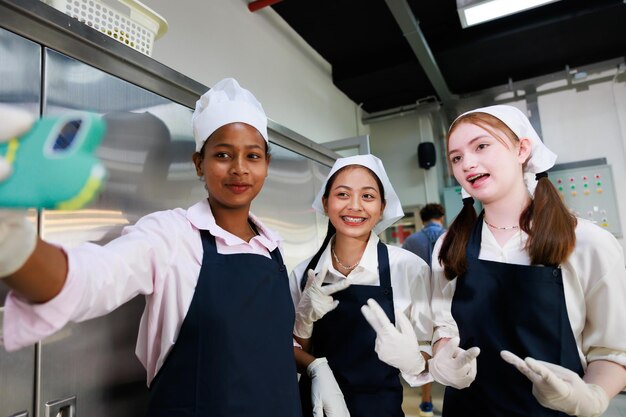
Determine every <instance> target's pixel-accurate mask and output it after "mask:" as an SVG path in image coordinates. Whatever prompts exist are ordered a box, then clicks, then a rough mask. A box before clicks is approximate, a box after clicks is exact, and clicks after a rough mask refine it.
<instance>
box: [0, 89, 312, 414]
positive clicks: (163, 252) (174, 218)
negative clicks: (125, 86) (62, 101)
mask: <svg viewBox="0 0 626 417" xmlns="http://www.w3.org/2000/svg"><path fill="white" fill-rule="evenodd" d="M193 128H194V137H195V140H196V152H195V153H194V154H193V162H194V165H195V169H196V173H197V175H198V177H200V178H201V179H202V181H203V182H204V184H205V187H206V190H207V192H208V197H207V198H206V199H203V200H202V201H200V202H198V203H197V204H195V205H193V206H191V207H189V208H188V209H174V210H167V211H162V212H156V213H152V214H149V215H147V216H145V217H143V218H142V219H140V220H139V221H138V222H137V223H136V224H135V225H133V226H129V227H127V228H125V229H124V231H123V232H122V236H120V237H119V238H117V239H114V240H112V241H111V242H109V243H108V244H106V245H105V246H99V245H95V244H91V243H85V244H83V245H80V246H78V247H76V248H64V247H59V246H56V245H52V244H49V243H47V242H45V241H43V240H41V239H39V238H36V237H35V235H34V234H30V233H29V232H27V233H22V234H19V231H20V228H22V229H21V230H22V231H24V230H27V229H25V228H26V227H27V226H24V225H23V224H22V223H20V225H18V226H10V227H8V226H7V227H5V225H6V224H2V225H1V226H2V227H1V229H2V231H3V233H4V231H6V230H7V229H10V230H12V233H10V234H9V235H8V236H7V237H9V238H11V237H14V238H17V237H18V236H32V237H29V239H32V243H30V244H25V245H22V246H23V247H24V251H23V252H24V253H23V254H22V255H21V256H22V257H23V258H24V261H23V262H21V263H20V265H18V266H17V268H16V269H15V270H12V271H5V275H7V274H8V276H7V277H6V278H5V279H4V282H5V283H6V284H7V285H9V286H10V287H11V288H12V291H11V292H10V294H9V296H8V299H7V302H6V306H5V318H4V320H5V326H4V342H5V347H6V348H7V349H11V350H13V349H17V348H20V347H23V346H27V345H30V344H32V343H34V342H36V341H37V340H41V339H43V338H45V337H46V336H48V335H50V334H52V333H53V332H55V331H57V330H59V329H61V328H62V327H63V326H64V325H65V324H66V323H67V322H69V321H82V320H87V319H90V318H93V317H97V316H101V315H104V314H107V313H108V312H110V311H112V310H113V309H115V308H116V307H118V306H120V305H122V304H123V303H125V302H126V301H128V300H130V299H132V298H133V297H135V296H136V295H139V294H142V295H145V297H146V308H145V310H144V315H143V317H142V322H141V326H140V330H139V336H138V340H137V355H138V357H139V359H140V360H141V362H142V364H143V365H144V366H145V368H146V372H147V383H148V385H149V387H150V401H149V405H148V415H150V416H165V415H167V416H183V415H184V416H189V415H194V416H195V415H206V414H200V413H202V410H211V412H215V413H216V414H215V415H220V416H226V415H235V414H238V415H246V416H259V417H276V416H291V417H299V416H300V414H301V412H300V401H299V395H298V387H297V372H296V367H295V361H294V357H293V351H294V343H293V338H292V330H293V324H294V310H293V304H292V301H291V298H290V296H289V284H288V277H287V273H286V268H285V266H284V264H283V262H282V256H281V253H280V249H279V244H280V239H279V237H278V236H277V235H276V234H275V233H274V232H272V231H271V230H269V229H268V228H266V227H265V226H264V225H263V224H262V223H261V222H260V221H259V219H258V218H256V217H255V216H254V215H253V214H252V213H250V205H251V203H252V201H253V200H254V198H255V197H256V196H257V195H258V193H259V192H260V191H261V189H262V187H263V184H264V181H265V178H266V177H267V175H268V167H269V163H270V153H269V147H268V135H267V118H266V116H265V113H264V111H263V108H262V107H261V105H260V103H258V101H257V100H256V99H255V98H254V96H253V95H252V94H251V93H250V92H249V91H247V90H245V89H243V88H241V87H240V86H239V84H238V83H237V82H236V81H235V80H233V79H225V80H222V81H220V82H219V83H217V84H216V85H215V86H214V87H213V89H211V90H209V91H208V92H207V93H206V94H204V95H203V96H202V97H201V98H200V100H198V103H197V106H196V111H195V112H194V115H193ZM0 223H2V220H0ZM14 223H15V222H14ZM18 223H19V222H18ZM7 272H8V273H7ZM233 369H236V370H237V371H236V372H235V371H233ZM211 415H213V414H211Z"/></svg>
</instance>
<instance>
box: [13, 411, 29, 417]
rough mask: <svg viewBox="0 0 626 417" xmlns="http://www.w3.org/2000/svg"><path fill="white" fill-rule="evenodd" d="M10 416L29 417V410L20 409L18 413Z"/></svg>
mask: <svg viewBox="0 0 626 417" xmlns="http://www.w3.org/2000/svg"><path fill="white" fill-rule="evenodd" d="M8 417H28V411H20V412H18V413H15V414H11V415H10V416H8Z"/></svg>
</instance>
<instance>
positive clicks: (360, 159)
mask: <svg viewBox="0 0 626 417" xmlns="http://www.w3.org/2000/svg"><path fill="white" fill-rule="evenodd" d="M348 165H360V166H364V167H366V168H369V169H371V170H372V172H374V174H376V176H377V177H378V179H379V180H380V182H381V183H382V184H383V188H384V189H385V201H386V204H385V210H384V211H383V215H382V217H381V219H380V220H379V221H378V223H377V224H376V226H375V227H374V233H376V234H380V233H381V232H382V231H383V230H385V229H386V228H388V227H389V226H391V225H392V224H394V223H395V222H397V221H398V220H399V219H401V218H402V217H403V216H404V212H403V211H402V206H401V205H400V199H399V198H398V195H397V194H396V191H395V190H394V189H393V186H392V185H391V182H390V181H389V177H388V176H387V173H386V172H385V167H384V166H383V163H382V161H381V160H380V159H378V158H377V157H375V156H374V155H369V154H368V155H356V156H349V157H347V158H339V159H337V160H336V161H335V164H334V165H333V167H332V169H331V170H330V173H329V174H328V176H327V177H326V180H325V181H324V184H323V185H322V188H321V189H320V191H319V192H318V193H317V196H316V197H315V200H314V201H313V209H315V211H317V212H318V213H320V214H324V215H325V214H326V213H325V212H324V205H323V204H322V197H323V196H324V190H325V189H326V184H328V179H329V178H330V177H332V176H333V174H334V173H335V172H337V171H339V170H340V169H341V168H343V167H345V166H348Z"/></svg>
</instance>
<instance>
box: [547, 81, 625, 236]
mask: <svg viewBox="0 0 626 417" xmlns="http://www.w3.org/2000/svg"><path fill="white" fill-rule="evenodd" d="M539 114H540V117H541V126H542V130H543V140H544V142H545V143H546V145H548V147H549V148H550V149H552V150H553V151H554V152H555V153H556V154H557V155H558V159H557V163H559V164H561V163H566V162H575V161H583V160H587V159H595V158H606V159H607V163H608V164H609V165H611V167H612V170H613V180H614V181H615V190H614V191H615V192H616V197H617V205H618V210H619V213H620V222H621V225H622V236H626V194H624V192H623V190H626V79H622V82H604V83H601V84H596V85H592V86H590V87H589V89H588V90H583V91H579V92H577V91H576V90H568V91H564V92H560V93H555V94H549V95H543V96H539ZM619 240H620V243H622V246H625V245H624V238H621V239H619Z"/></svg>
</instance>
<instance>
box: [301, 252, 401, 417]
mask: <svg viewBox="0 0 626 417" xmlns="http://www.w3.org/2000/svg"><path fill="white" fill-rule="evenodd" d="M377 249H378V274H379V277H380V286H373V285H351V286H349V287H348V288H347V289H345V290H343V291H340V292H338V293H335V294H333V297H334V298H335V299H336V300H339V305H338V306H337V308H336V309H334V310H333V311H331V312H329V313H327V314H326V315H325V316H324V317H322V318H321V319H320V320H318V321H316V322H315V325H314V327H313V335H312V336H311V354H312V355H313V356H315V357H318V358H320V357H326V358H327V359H328V364H329V366H330V369H332V371H333V374H334V375H335V379H336V380H337V383H338V384H339V387H340V388H341V392H343V396H344V399H345V401H346V405H347V406H348V410H349V411H350V416H351V417H403V416H404V413H403V412H402V385H401V384H400V377H399V376H400V371H399V370H398V369H397V368H394V367H392V366H389V365H387V364H386V363H384V362H382V361H381V360H380V359H378V355H377V354H376V351H375V350H374V342H375V340H376V332H375V331H374V329H372V327H371V326H370V325H369V323H368V322H367V321H366V320H365V318H364V317H363V314H362V313H361V306H363V305H364V304H366V303H367V300H368V299H369V298H373V299H374V300H376V301H377V302H378V304H380V306H381V307H382V308H383V310H384V311H385V313H387V316H388V317H389V319H390V320H391V322H392V323H393V322H395V316H394V307H393V290H392V288H391V276H390V273H389V254H388V252H387V247H386V246H385V244H384V243H382V242H378V248H377ZM300 398H301V401H302V414H303V415H304V416H311V415H312V405H311V380H310V379H309V378H308V376H306V375H302V376H301V377H300Z"/></svg>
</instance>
